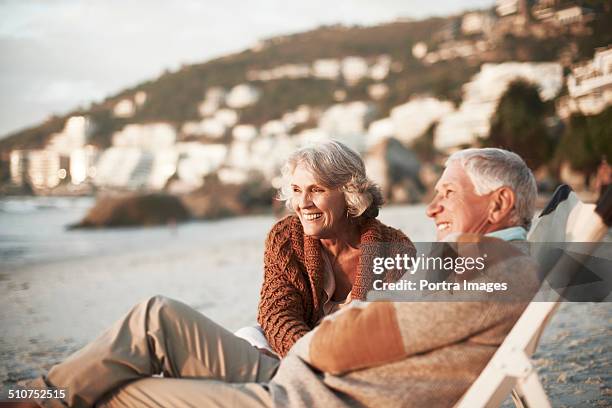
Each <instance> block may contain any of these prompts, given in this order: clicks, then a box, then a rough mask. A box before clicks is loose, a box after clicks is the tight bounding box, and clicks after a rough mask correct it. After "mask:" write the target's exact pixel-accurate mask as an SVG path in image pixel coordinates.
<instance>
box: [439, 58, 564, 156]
mask: <svg viewBox="0 0 612 408" xmlns="http://www.w3.org/2000/svg"><path fill="white" fill-rule="evenodd" d="M517 79H523V80H526V81H528V82H531V83H534V84H536V85H537V87H538V89H539V93H540V97H541V98H542V99H543V100H550V99H552V98H554V97H555V96H556V95H557V94H558V93H559V91H560V90H561V87H562V85H563V70H562V67H561V65H560V64H558V63H555V62H543V63H532V62H524V63H520V62H505V63H501V64H483V65H482V67H481V70H480V72H479V73H478V74H476V75H475V76H474V77H473V78H472V80H471V81H470V82H468V83H467V84H465V85H464V86H463V101H462V103H461V105H460V106H459V109H458V110H457V111H455V112H452V113H450V114H447V115H444V117H443V118H442V119H441V121H440V123H439V125H438V127H437V128H436V131H435V146H436V148H438V149H440V150H444V151H448V150H452V149H454V148H457V147H460V146H463V145H473V144H474V142H475V141H476V139H477V138H478V137H487V136H488V134H489V130H490V119H491V116H492V115H493V113H494V112H495V109H496V108H497V103H498V102H499V99H500V98H501V97H502V95H503V93H504V92H505V91H506V89H507V88H508V85H509V84H510V83H511V82H512V81H515V80H517Z"/></svg>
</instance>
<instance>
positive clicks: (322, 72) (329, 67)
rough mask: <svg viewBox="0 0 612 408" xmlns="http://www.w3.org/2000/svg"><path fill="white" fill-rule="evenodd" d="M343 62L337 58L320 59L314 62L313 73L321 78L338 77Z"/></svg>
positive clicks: (333, 78)
mask: <svg viewBox="0 0 612 408" xmlns="http://www.w3.org/2000/svg"><path fill="white" fill-rule="evenodd" d="M340 72H341V64H340V61H338V60H337V59H331V58H328V59H318V60H316V61H315V62H313V63H312V74H313V75H314V76H315V77H316V78H320V79H332V80H335V79H338V77H339V76H340Z"/></svg>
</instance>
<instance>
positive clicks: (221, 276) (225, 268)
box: [0, 199, 612, 407]
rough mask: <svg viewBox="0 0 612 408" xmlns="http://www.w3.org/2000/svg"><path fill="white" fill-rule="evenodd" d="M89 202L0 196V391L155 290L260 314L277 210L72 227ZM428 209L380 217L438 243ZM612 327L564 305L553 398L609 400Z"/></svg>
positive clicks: (234, 323) (589, 306)
mask: <svg viewBox="0 0 612 408" xmlns="http://www.w3.org/2000/svg"><path fill="white" fill-rule="evenodd" d="M24 202H26V201H24ZM89 204H90V202H88V201H87V200H83V201H81V202H76V204H74V203H70V202H66V203H64V204H62V205H58V204H57V203H54V202H51V203H50V204H47V205H44V206H40V205H37V202H34V204H32V205H31V206H30V207H31V208H29V209H28V205H29V204H28V205H22V206H21V207H20V205H19V201H18V200H17V199H13V201H12V202H10V203H8V204H7V201H6V200H5V201H4V202H3V203H1V206H0V256H1V257H2V258H1V259H2V262H1V263H0V327H1V332H2V335H1V336H0V382H1V383H2V394H1V396H4V395H5V394H6V392H7V390H8V389H9V387H11V386H13V385H14V384H15V383H16V382H17V381H20V380H23V379H27V378H32V377H35V376H37V375H40V374H42V373H44V372H45V370H47V369H48V368H49V367H50V366H51V365H53V364H55V363H57V362H59V361H61V360H63V359H64V358H65V357H66V356H68V355H69V354H70V353H71V352H73V351H75V350H77V349H78V348H79V347H81V346H83V345H84V344H85V343H87V342H88V341H90V340H92V339H93V338H95V337H96V336H97V335H98V334H100V333H101V332H102V331H103V330H104V329H105V328H106V327H108V326H109V325H110V324H111V323H112V322H113V321H115V320H117V319H118V318H120V317H121V316H122V315H124V314H125V313H126V312H127V311H128V310H129V308H130V307H131V306H132V305H134V304H135V303H137V302H139V301H141V300H143V299H146V298H147V297H149V296H153V295H157V294H160V295H164V296H167V297H171V298H175V299H178V300H180V301H182V302H184V303H186V304H188V305H190V306H192V307H194V308H195V309H197V310H199V311H200V312H202V313H204V314H206V315H207V316H208V317H210V318H212V319H213V320H215V321H216V322H218V323H219V324H221V325H223V326H224V327H226V328H228V329H230V330H232V331H234V330H237V329H238V328H240V327H242V326H246V325H251V324H254V323H255V317H256V310H257V302H258V297H259V289H260V285H261V282H262V278H263V269H262V268H263V267H262V265H263V247H264V240H265V237H266V233H267V231H268V230H269V229H270V227H271V226H272V225H273V223H274V222H275V218H274V217H273V216H271V215H261V216H248V217H239V218H232V219H225V220H220V221H200V222H189V223H185V224H179V225H177V226H162V227H150V228H134V229H114V230H93V231H66V230H65V229H64V227H65V225H67V224H69V223H73V222H76V221H78V220H79V219H80V217H81V216H82V215H83V214H84V213H85V211H86V209H87V208H88V205H89ZM424 208H425V207H424V206H423V205H415V206H397V207H390V208H385V209H383V211H382V212H381V216H380V219H381V221H383V222H385V223H387V224H390V225H393V226H395V227H397V228H400V229H402V230H403V231H404V232H405V233H406V234H407V235H408V236H410V238H411V239H412V240H413V241H415V242H417V241H431V240H433V239H434V232H433V224H432V223H431V221H429V220H428V219H427V218H426V217H425V215H424ZM611 336H612V307H611V305H610V304H609V303H597V304H595V303H566V304H563V305H561V307H560V309H559V310H558V312H557V313H556V315H555V316H554V317H553V320H552V321H551V323H550V325H549V326H548V328H547V329H546V331H545V333H544V335H543V338H542V341H541V343H540V346H539V348H538V351H537V352H536V354H535V356H534V359H535V361H536V364H537V368H538V371H539V373H540V376H541V378H542V380H543V383H544V387H545V389H546V391H547V393H548V395H549V397H550V399H551V402H552V405H553V406H555V407H563V406H567V407H591V406H610V405H612V375H611V374H610V373H612V370H611V364H610V363H611V362H612V347H611V345H612V343H611V342H610V338H612V337H611ZM506 405H507V404H506Z"/></svg>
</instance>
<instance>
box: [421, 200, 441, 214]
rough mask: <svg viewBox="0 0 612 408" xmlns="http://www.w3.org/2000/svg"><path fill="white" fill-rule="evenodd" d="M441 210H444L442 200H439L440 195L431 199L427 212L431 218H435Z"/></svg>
mask: <svg viewBox="0 0 612 408" xmlns="http://www.w3.org/2000/svg"><path fill="white" fill-rule="evenodd" d="M440 211H442V206H441V205H440V201H439V200H438V197H434V198H433V200H431V202H430V203H429V205H428V206H427V209H426V210H425V213H426V214H427V216H428V217H429V218H434V217H435V216H436V215H437V214H439V213H440Z"/></svg>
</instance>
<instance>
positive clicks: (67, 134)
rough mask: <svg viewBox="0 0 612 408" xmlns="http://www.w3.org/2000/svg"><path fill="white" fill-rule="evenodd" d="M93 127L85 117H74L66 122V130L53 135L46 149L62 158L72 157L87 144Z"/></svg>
mask: <svg viewBox="0 0 612 408" xmlns="http://www.w3.org/2000/svg"><path fill="white" fill-rule="evenodd" d="M92 131H93V125H92V124H91V121H90V120H89V118H87V117H85V116H72V117H70V118H68V120H66V124H65V125H64V129H63V130H62V131H61V132H59V133H55V134H53V135H51V138H50V139H49V143H47V146H45V149H47V150H50V151H53V152H56V153H58V154H59V155H60V156H64V157H70V154H71V153H72V151H74V150H77V149H81V148H82V147H83V146H85V144H86V143H87V140H88V139H89V136H90V135H91V132H92Z"/></svg>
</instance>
